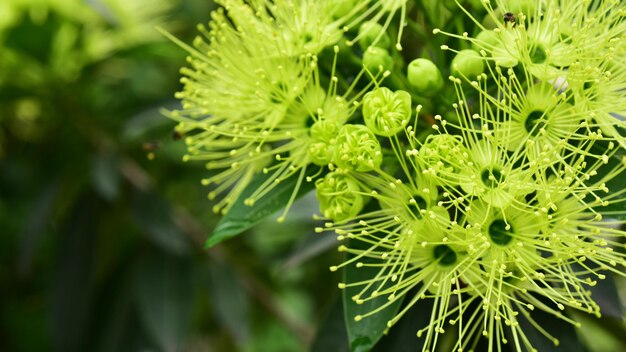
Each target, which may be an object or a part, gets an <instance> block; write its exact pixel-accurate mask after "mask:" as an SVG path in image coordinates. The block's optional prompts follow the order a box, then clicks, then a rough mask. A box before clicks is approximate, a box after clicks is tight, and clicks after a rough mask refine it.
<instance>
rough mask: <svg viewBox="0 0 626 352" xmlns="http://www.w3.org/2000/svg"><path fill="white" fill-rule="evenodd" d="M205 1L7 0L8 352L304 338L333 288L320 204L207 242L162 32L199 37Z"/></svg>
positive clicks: (207, 223)
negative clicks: (176, 120)
mask: <svg viewBox="0 0 626 352" xmlns="http://www.w3.org/2000/svg"><path fill="white" fill-rule="evenodd" d="M212 7H213V5H212V4H211V3H210V2H209V1H206V0H178V1H169V0H163V1H155V0H89V1H84V0H11V1H1V2H0V351H53V350H57V351H69V352H71V351H137V350H155V351H194V350H197V351H230V350H240V351H299V350H306V349H307V348H308V346H310V345H311V343H312V340H313V337H314V335H315V331H316V328H315V327H316V326H317V325H318V323H319V322H320V321H322V320H323V319H324V318H325V316H326V314H327V312H328V311H330V308H331V306H332V305H333V303H334V301H336V300H337V296H338V293H339V292H338V290H337V289H336V282H337V280H338V277H337V276H336V275H335V274H331V273H330V272H329V271H328V269H327V267H328V266H329V265H331V263H336V262H337V261H338V258H336V254H335V251H332V250H330V251H329V249H331V248H332V247H333V246H334V239H332V238H323V237H320V235H316V234H313V233H312V229H313V227H314V224H313V223H312V222H313V221H312V220H311V217H310V214H311V213H312V210H313V209H315V204H314V200H313V199H311V198H310V197H307V198H304V199H302V200H301V201H300V202H299V203H298V204H297V205H296V207H295V208H294V210H293V212H292V213H291V217H290V219H289V220H288V221H287V222H286V223H285V224H281V225H278V224H277V223H276V222H275V221H274V220H273V218H270V219H268V220H266V221H264V222H262V223H261V224H260V225H259V226H258V227H256V228H255V229H254V230H251V231H248V233H247V235H245V236H241V237H238V238H236V239H234V240H231V241H229V242H227V243H226V244H223V245H219V246H216V247H215V248H213V249H211V250H208V251H207V250H204V249H203V242H204V240H205V239H206V236H207V235H208V234H209V232H210V230H211V229H212V228H213V227H214V226H215V223H216V222H217V220H218V218H217V217H216V216H215V215H214V214H212V213H211V212H210V209H211V204H210V203H209V201H208V200H207V199H206V193H207V190H206V189H205V188H204V187H202V186H201V185H200V183H199V181H198V180H200V179H201V178H202V177H204V176H206V175H204V173H205V170H204V169H203V167H202V165H200V164H184V163H182V162H181V161H180V156H181V155H182V154H183V150H184V145H183V144H182V143H181V142H180V141H177V140H176V138H172V135H171V133H172V127H173V125H174V124H173V123H171V122H170V121H168V120H167V119H166V118H164V117H163V116H162V115H161V113H160V109H161V108H168V107H175V106H176V104H177V102H176V101H175V100H174V99H173V94H174V92H175V91H176V90H178V89H179V88H180V87H179V85H178V79H179V73H178V70H179V68H180V67H182V66H183V65H184V64H185V56H186V53H185V52H184V51H183V50H182V49H180V48H179V47H177V46H175V45H174V44H172V43H171V42H169V41H167V40H166V39H165V38H164V37H163V36H162V35H161V34H159V33H158V31H157V29H156V28H157V27H161V28H164V29H166V30H168V31H170V32H172V33H173V34H174V35H176V36H177V37H179V38H181V39H183V40H185V41H187V42H189V41H191V39H192V38H193V36H194V35H195V24H196V23H200V22H207V21H208V19H209V13H210V10H211V8H212ZM151 159H152V160H151ZM312 257H317V259H316V261H309V260H308V259H310V258H312ZM337 338H338V339H339V340H340V341H342V343H343V341H344V340H341V339H342V338H343V339H345V332H344V333H343V335H342V334H341V330H340V334H339V335H338V337H337ZM321 343H324V342H321ZM330 343H334V342H332V341H331V342H330ZM318 345H319V343H318Z"/></svg>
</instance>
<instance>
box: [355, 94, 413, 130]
mask: <svg viewBox="0 0 626 352" xmlns="http://www.w3.org/2000/svg"><path fill="white" fill-rule="evenodd" d="M362 106H363V119H364V120H365V125H366V126H367V127H368V128H369V129H370V130H372V131H373V132H374V133H375V134H377V135H379V136H383V137H389V136H393V135H395V134H396V133H398V132H400V131H401V130H403V129H404V127H405V126H406V125H407V124H408V123H409V120H410V119H411V95H410V94H409V93H407V92H405V91H402V90H399V91H396V92H392V91H391V90H389V88H385V87H382V88H376V89H375V90H373V91H370V92H368V93H367V94H365V96H364V97H363V104H362Z"/></svg>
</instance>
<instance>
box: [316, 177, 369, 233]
mask: <svg viewBox="0 0 626 352" xmlns="http://www.w3.org/2000/svg"><path fill="white" fill-rule="evenodd" d="M315 190H316V192H315V195H316V196H317V200H318V202H319V205H320V212H321V213H322V215H324V216H325V217H327V218H329V219H331V220H333V221H343V220H350V219H353V218H354V217H356V216H357V215H358V214H359V212H360V211H361V210H362V209H363V205H364V204H365V199H364V196H363V194H362V192H361V188H360V187H359V184H358V182H357V181H356V180H355V179H354V178H353V177H351V176H350V175H347V174H343V173H338V172H331V173H328V174H327V175H326V176H325V177H324V178H323V179H319V180H317V181H316V182H315Z"/></svg>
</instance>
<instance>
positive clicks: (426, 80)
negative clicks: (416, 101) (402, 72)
mask: <svg viewBox="0 0 626 352" xmlns="http://www.w3.org/2000/svg"><path fill="white" fill-rule="evenodd" d="M407 79H408V80H409V84H410V85H411V88H413V90H414V91H415V93H417V94H419V95H424V96H428V97H432V96H434V95H435V94H437V92H439V90H440V89H441V87H443V78H442V77H441V71H439V68H438V67H437V65H435V64H434V63H433V62H432V61H430V60H428V59H415V60H413V61H411V63H409V66H408V67H407Z"/></svg>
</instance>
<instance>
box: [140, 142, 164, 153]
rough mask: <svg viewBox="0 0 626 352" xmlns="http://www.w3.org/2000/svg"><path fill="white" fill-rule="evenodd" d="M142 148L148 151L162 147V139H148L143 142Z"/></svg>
mask: <svg viewBox="0 0 626 352" xmlns="http://www.w3.org/2000/svg"><path fill="white" fill-rule="evenodd" d="M141 148H142V149H143V150H145V151H146V152H154V151H156V150H158V149H160V148H161V142H160V141H148V142H143V143H142V144H141Z"/></svg>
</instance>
